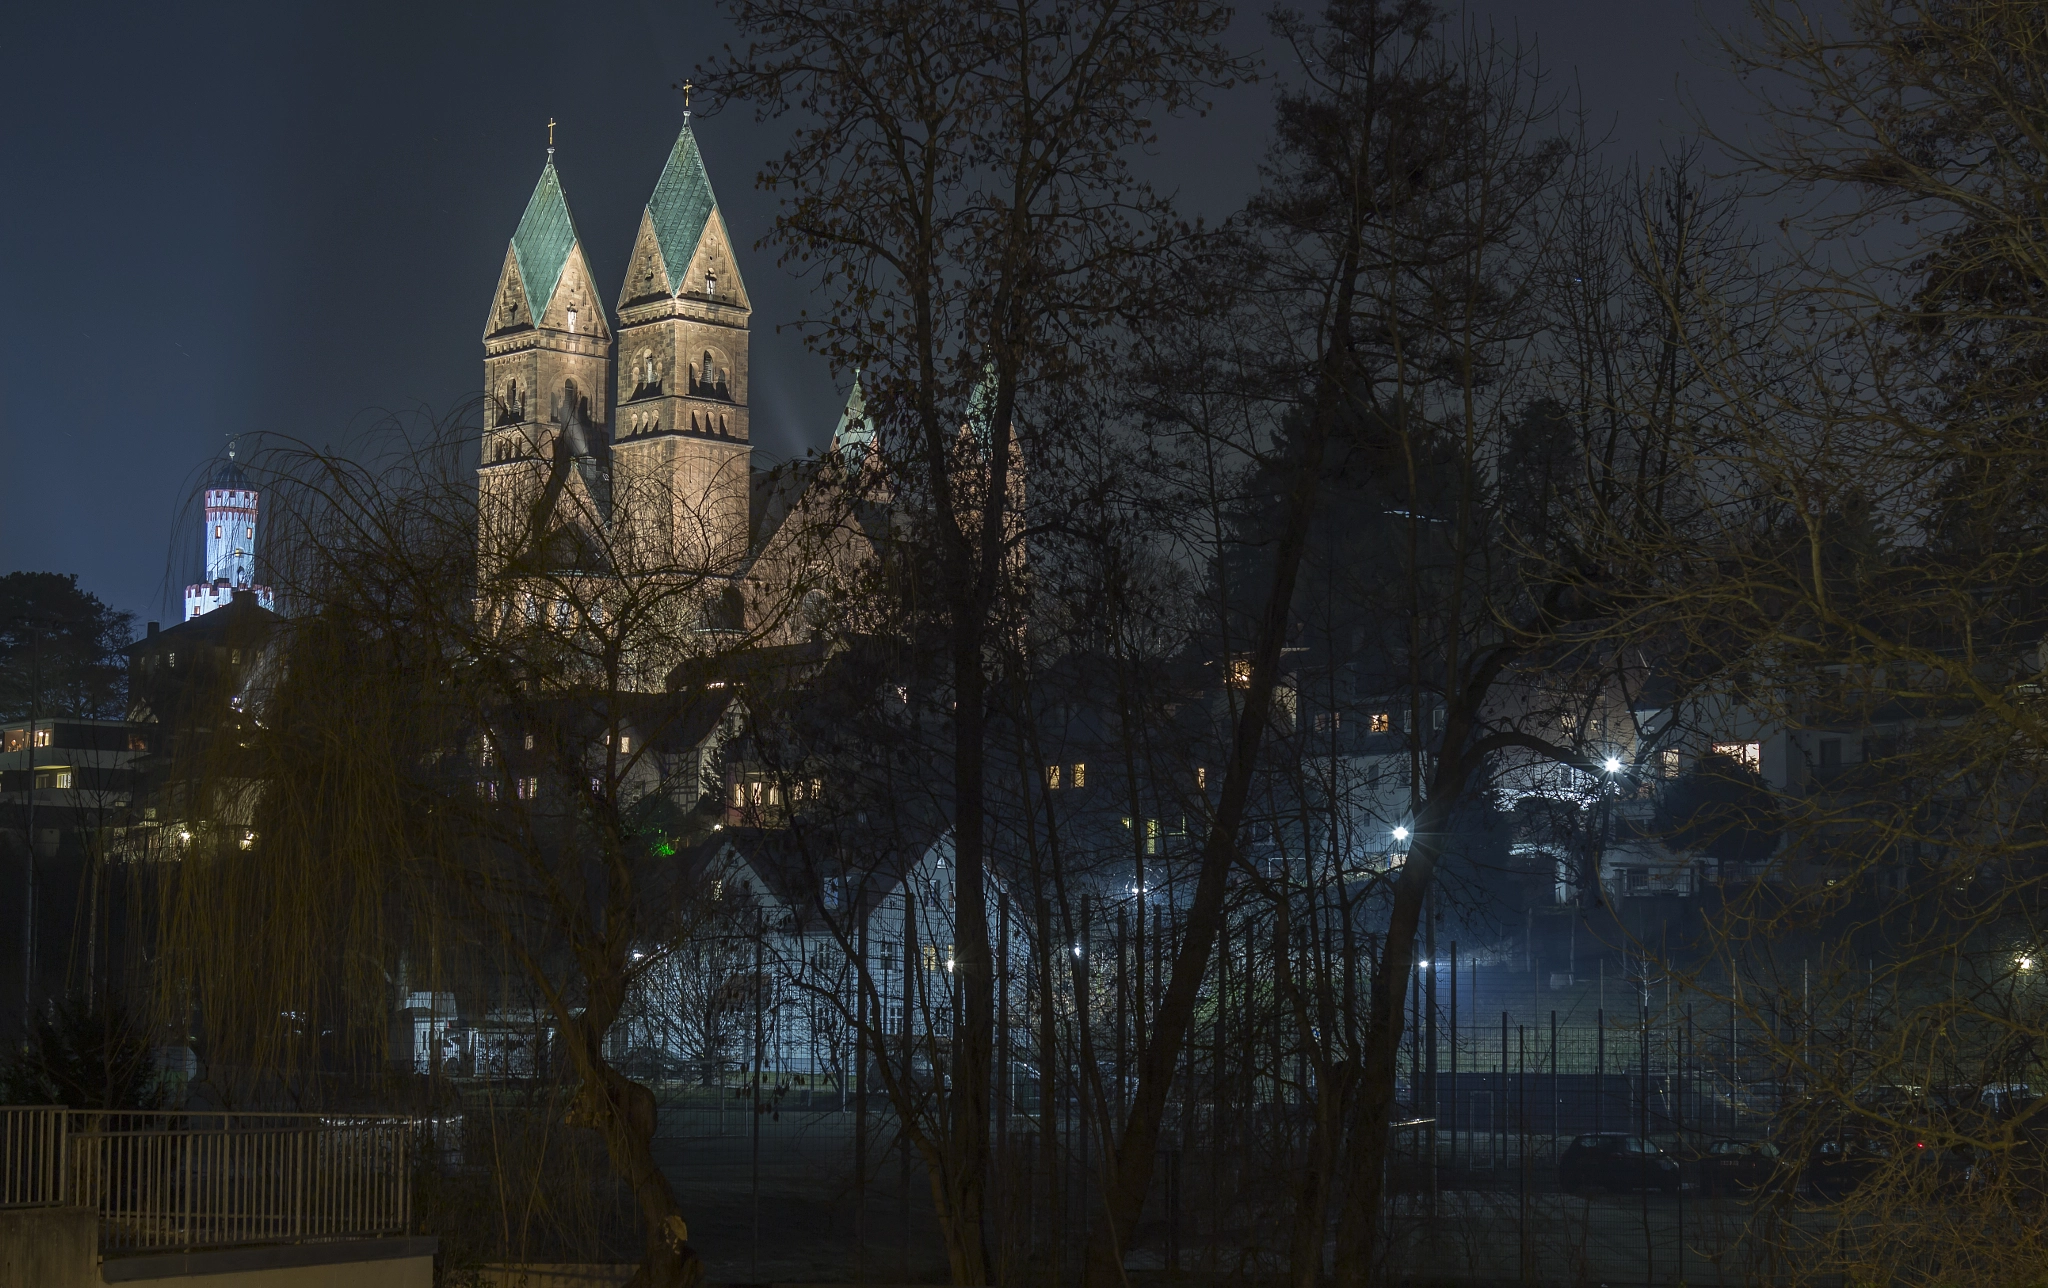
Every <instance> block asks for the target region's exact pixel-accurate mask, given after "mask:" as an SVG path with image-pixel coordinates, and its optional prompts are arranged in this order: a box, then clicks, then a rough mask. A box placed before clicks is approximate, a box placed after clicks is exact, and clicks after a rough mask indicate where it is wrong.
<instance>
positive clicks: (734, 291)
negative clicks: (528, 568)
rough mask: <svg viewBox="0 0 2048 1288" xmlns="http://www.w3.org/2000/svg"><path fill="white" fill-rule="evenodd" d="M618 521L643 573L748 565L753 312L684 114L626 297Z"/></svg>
mask: <svg viewBox="0 0 2048 1288" xmlns="http://www.w3.org/2000/svg"><path fill="white" fill-rule="evenodd" d="M618 309H619V382H618V389H619V408H618V414H617V417H616V418H615V420H614V422H613V448H612V456H613V461H614V463H615V467H616V470H617V480H616V486H615V490H614V497H615V506H616V510H615V513H616V516H617V520H618V522H620V523H621V524H623V525H626V528H627V531H628V532H630V534H631V536H630V540H629V543H628V544H629V546H630V548H632V549H634V550H636V551H638V552H639V556H640V558H641V559H642V560H643V561H644V563H645V564H646V566H650V567H658V566H664V565H669V564H672V563H673V564H680V565H681V566H683V567H685V568H689V569H695V570H701V571H702V572H704V573H708V574H710V575H713V576H718V575H723V574H724V573H726V572H728V571H730V570H732V569H735V568H737V567H738V566H739V564H740V562H741V560H742V559H743V558H744V556H745V554H746V546H747V504H748V492H747V488H748V481H749V475H750V469H751V453H752V449H751V447H750V445H749V443H748V426H747V416H748V407H747V322H748V318H749V316H750V315H751V314H752V311H753V310H752V308H751V306H750V305H749V303H748V301H747V288H746V286H745V284H744V283H742V282H741V281H740V275H739V269H738V267H737V265H736V264H735V262H734V259H733V253H732V241H731V238H730V236H729V235H728V234H727V232H726V227H725V219H724V217H723V216H722V215H721V214H720V213H719V209H718V198H717V197H715V196H714V195H712V191H711V176H710V175H709V174H708V173H706V171H705V169H704V158H703V155H702V154H701V153H700V152H699V151H698V150H697V137H696V135H695V134H694V133H693V132H692V131H691V128H690V125H689V120H688V117H687V116H685V118H684V123H683V128H682V132H681V133H680V134H678V135H677V136H676V141H675V146H674V147H673V148H671V149H670V150H669V155H668V162H667V164H666V165H665V166H663V168H662V171H661V178H660V179H659V180H658V181H657V182H656V183H655V185H654V193H653V195H652V196H650V197H648V199H647V205H646V208H645V209H644V210H643V211H642V213H641V216H640V232H639V236H638V237H637V238H636V239H635V241H634V246H633V254H632V257H631V258H630V260H628V267H627V269H626V282H625V285H624V286H623V287H621V288H620V290H619V304H618Z"/></svg>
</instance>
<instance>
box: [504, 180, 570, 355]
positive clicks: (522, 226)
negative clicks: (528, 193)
mask: <svg viewBox="0 0 2048 1288" xmlns="http://www.w3.org/2000/svg"><path fill="white" fill-rule="evenodd" d="M575 248H576V221H575V220H573V219H571V218H570V217H569V201H568V199H567V198H566V197H564V196H563V195H562V176H561V175H560V174H559V173H557V172H556V170H555V150H554V149H553V148H549V149H548V163H547V165H546V166H545V167H543V168H542V170H541V172H540V182H539V183H536V184H535V185H533V196H532V197H530V198H529V199H528V200H527V202H526V214H525V215H523V216H521V217H520V220H519V231H518V232H515V233H513V234H512V254H513V255H514V256H515V257H516V258H517V259H518V261H519V281H520V284H521V285H523V286H524V287H525V288H526V306H527V308H529V309H530V310H532V312H533V321H534V325H536V326H538V325H539V324H540V318H541V314H543V313H545V312H546V311H547V307H548V301H549V300H550V299H552V298H553V297H554V294H555V286H556V284H557V283H559V282H560V281H561V280H562V270H563V269H564V268H565V267H567V266H568V263H569V252H570V251H572V250H574V249H575Z"/></svg>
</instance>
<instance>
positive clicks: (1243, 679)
mask: <svg viewBox="0 0 2048 1288" xmlns="http://www.w3.org/2000/svg"><path fill="white" fill-rule="evenodd" d="M1230 687H1231V688H1233V689H1249V688H1250V687H1252V660H1251V659H1250V658H1248V657H1234V658H1231V659H1230Z"/></svg>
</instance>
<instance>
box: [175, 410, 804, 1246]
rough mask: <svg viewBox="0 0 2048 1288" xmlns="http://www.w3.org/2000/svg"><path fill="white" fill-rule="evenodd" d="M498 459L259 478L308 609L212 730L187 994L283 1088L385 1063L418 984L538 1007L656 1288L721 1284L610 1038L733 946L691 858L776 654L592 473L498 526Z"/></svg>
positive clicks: (420, 442)
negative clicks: (652, 996) (644, 1004)
mask: <svg viewBox="0 0 2048 1288" xmlns="http://www.w3.org/2000/svg"><path fill="white" fill-rule="evenodd" d="M469 441H470V435H469V434H468V433H465V432H462V431H461V430H460V428H459V427H457V428H455V429H451V430H449V431H447V432H445V433H442V432H439V431H436V432H433V433H430V434H427V435H424V436H421V437H420V438H406V437H402V436H400V437H394V438H393V439H390V440H385V441H384V442H383V443H381V444H372V446H373V448H376V447H380V446H381V448H382V451H381V454H377V453H373V454H372V455H370V456H369V457H368V459H366V460H365V461H363V462H357V461H354V460H351V459H348V458H345V457H342V456H340V455H337V454H334V453H330V452H326V451H315V450H311V449H307V448H303V447H299V446H296V445H286V444H280V445H277V446H275V447H274V448H273V449H272V450H271V451H270V452H269V453H267V455H266V457H265V458H263V459H260V460H258V461H256V462H252V466H253V467H254V468H258V469H263V470H264V471H265V472H266V474H267V475H268V476H269V480H270V482H269V489H268V490H269V492H270V495H271V496H272V497H273V498H275V508H274V514H275V517H274V518H273V519H272V521H271V522H272V527H271V535H272V550H273V561H274V563H275V566H276V569H277V577H276V580H277V584H278V587H279V591H280V594H281V595H283V596H284V597H285V598H286V602H288V603H289V604H290V605H291V607H292V616H291V621H290V623H289V626H288V628H286V630H287V634H286V637H285V640H284V642H283V645H282V647H281V648H280V649H279V650H278V653H277V658H278V669H277V675H276V682H275V686H274V688H273V689H272V690H271V691H270V692H269V693H267V694H266V695H265V696H263V697H262V699H261V700H260V701H259V702H257V703H256V705H255V706H253V707H252V708H250V709H248V710H246V711H244V712H241V713H229V712H226V711H225V710H223V711H220V712H215V713H211V714H212V715H213V716H214V717H215V718H218V717H222V716H226V717H229V718H230V719H231V721H232V725H231V727H232V731H233V733H232V736H215V737H211V738H207V739H203V740H194V739H189V738H188V740H187V745H188V747H191V748H193V749H192V750H191V751H190V752H189V755H190V757H191V759H192V761H193V763H191V764H189V765H188V766H187V771H188V772H187V774H186V777H187V778H188V779H189V781H190V782H191V783H192V789H191V792H190V795H189V798H188V800H187V802H186V816H187V817H186V820H185V822H184V824H183V825H182V826H181V832H182V834H183V835H185V836H186V837H187V838H188V839H187V841H186V843H185V849H186V853H185V854H184V855H182V856H181V857H182V861H181V862H180V863H179V865H178V867H177V869H176V873H175V880H174V881H173V882H172V883H171V885H170V890H169V893H168V902H167V907H166V910H165V926H164V936H163V944H164V954H163V970H162V976H161V978H162V983H163V986H164V989H165V990H166V992H167V995H168V997H169V999H170V1000H172V1001H173V1002H174V1003H175V1004H177V1005H178V1006H180V1007H181V1008H182V1007H183V1006H186V1005H189V1006H190V1007H191V1008H192V1010H193V1012H194V1014H195V1016H196V1022H197V1023H198V1024H199V1026H200V1028H201V1031H202V1032H203V1033H204V1034H205V1036H206V1040H207V1042H208V1044H209V1045H210V1047H211V1049H212V1050H213V1052H214V1054H215V1058H216V1059H217V1060H220V1061H222V1062H228V1061H237V1060H239V1061H242V1062H246V1063H247V1064H248V1065H249V1066H250V1067H251V1068H252V1069H254V1070H256V1071H258V1072H259V1073H261V1074H262V1075H263V1076H264V1078H265V1079H266V1080H267V1081H269V1082H271V1083H273V1084H274V1080H275V1079H276V1078H278V1077H286V1076H290V1077H295V1078H297V1079H299V1080H301V1081H303V1079H304V1076H305V1075H306V1074H307V1073H309V1072H311V1071H312V1070H314V1069H316V1068H317V1067H319V1066H320V1064H321V1062H322V1061H331V1060H333V1059H336V1058H340V1057H341V1056H342V1055H344V1054H345V1053H346V1052H347V1050H349V1049H353V1050H355V1051H357V1052H360V1053H362V1054H364V1055H367V1056H370V1057H373V1058H374V1057H378V1056H381V1055H382V1054H383V1051H382V1046H383V1043H382V1038H381V1035H382V1034H384V1033H385V1032H387V1031H388V1025H387V1017H388V1014H389V1008H390V1006H391V1004H392V1001H393V999H392V998H391V991H392V985H391V984H390V982H389V981H390V979H391V978H392V977H393V976H394V975H398V976H401V977H406V978H409V979H410V980H412V981H415V982H425V983H427V984H428V985H429V986H430V987H436V986H443V985H444V984H445V986H446V987H448V988H449V989H451V990H459V991H462V992H465V993H466V994H468V995H469V996H471V997H472V998H474V999H476V1000H477V1001H478V1002H480V1003H482V1004H483V1005H485V1006H486V1007H492V1006H496V1007H509V1006H514V1005H515V1004H517V1003H520V1002H522V1001H524V1002H525V1003H526V1004H528V1005H530V1006H532V1007H533V1008H534V1011H533V1014H532V1017H531V1028H532V1030H533V1033H532V1037H533V1039H534V1040H535V1044H536V1046H537V1047H538V1050H536V1052H535V1055H534V1061H533V1063H534V1072H535V1073H542V1072H544V1071H545V1070H546V1069H547V1068H548V1067H549V1066H550V1065H553V1066H554V1067H557V1068H560V1069H561V1070H563V1071H564V1072H566V1073H569V1074H572V1075H573V1077H574V1079H575V1081H576V1083H577V1084H578V1086H577V1091H576V1094H575V1097H574V1104H573V1110H572V1113H571V1115H570V1117H571V1120H572V1121H573V1122H576V1123H580V1124H582V1125H586V1126H588V1127H591V1128H594V1129H596V1130H597V1132H598V1133H599V1134H600V1135H601V1137H602V1139H603V1141H604V1143H605V1146H606V1150H607V1153H608V1155H609V1158H610V1160H611V1165H612V1167H613V1168H614V1170H615V1171H616V1173H617V1175H618V1176H619V1177H620V1179H621V1180H622V1181H623V1182H624V1183H625V1185H626V1186H627V1188H628V1189H629V1191H630V1193H631V1195H632V1199H633V1202H634V1204H635V1207H636V1208H637V1211H638V1214H639V1218H640V1223H641V1227H642V1230H643V1232H644V1256H643V1260H642V1263H641V1267H640V1270H639V1272H638V1275H637V1277H636V1279H635V1281H634V1282H635V1283H636V1284H639V1285H655V1284H663V1285H674V1284H689V1283H694V1282H697V1281H699V1280H700V1279H701V1278H702V1273H703V1271H702V1265H701V1263H700V1262H699V1261H698V1260H697V1258H696V1255H695V1254H694V1252H693V1251H692V1250H691V1248H690V1246H689V1244H688V1242H687V1226H686V1225H685V1223H684V1220H683V1214H682V1213H681V1212H680V1210H679V1208H678V1206H677V1203H676V1199H675V1196H674V1194H673V1193H672V1191H671V1188H670V1186H669V1183H668V1181H667V1179H666V1178H665V1177H664V1176H663V1174H662V1172H661V1170H660V1168H659V1166H658V1165H657V1164H656V1162H655V1159H654V1156H653V1153H652V1137H653V1133H654V1128H655V1108H654V1100H653V1096H652V1093H651V1092H650V1091H649V1089H648V1088H647V1087H646V1086H645V1085H643V1084H641V1083H639V1082H637V1081H635V1080H633V1079H632V1078H629V1077H628V1076H626V1075H625V1074H624V1073H623V1072H621V1070H620V1069H619V1068H618V1067H617V1065H616V1064H615V1062H614V1060H613V1059H612V1057H611V1054H610V1052H611V1050H612V1048H611V1046H609V1045H608V1038H609V1036H610V1035H612V1034H613V1031H614V1029H615V1026H616V1025H617V1024H618V1023H619V1021H620V1020H621V1017H622V1016H623V1015H624V1014H625V1013H626V1009H627V1006H628V1002H629V1000H630V999H631V997H632V996H633V994H634V992H635V990H636V989H637V988H638V987H639V986H640V985H641V983H642V982H643V981H644V980H646V979H647V978H649V976H650V975H651V974H653V973H654V972H657V971H661V970H664V969H666V968H667V967H668V966H669V965H670V964H671V962H672V960H673V959H674V958H675V957H676V956H677V955H678V954H681V953H685V952H689V951H694V949H695V947H696V945H697V942H698V938H699V933H700V931H702V930H705V929H707V928H709V927H710V921H711V918H712V916H713V913H714V912H715V910H716V903H715V901H713V900H712V899H711V897H710V892H709V891H708V889H707V888H706V886H707V885H708V882H709V880H710V877H709V875H708V874H706V873H704V872H701V871H697V870H693V869H692V868H690V867H689V866H688V865H686V864H685V862H684V861H683V859H682V858H681V857H679V856H680V855H682V854H684V853H686V852H687V851H688V850H689V848H690V846H691V845H692V844H693V843H694V842H695V841H696V840H698V839H699V838H701V837H702V836H704V835H707V834H708V830H709V828H710V826H711V821H712V819H713V818H714V817H715V810H707V809H704V808H699V805H700V803H704V804H708V805H709V806H712V807H715V805H716V803H717V796H716V793H715V789H714V791H713V794H711V795H710V796H709V798H708V800H707V798H706V796H705V792H704V786H705V778H706V773H707V770H710V771H711V772H712V773H714V774H715V773H716V769H717V766H716V753H717V748H718V745H719V741H720V739H721V738H722V737H723V736H724V731H725V730H726V728H727V727H728V723H729V715H728V706H729V704H730V693H729V692H728V691H727V690H726V689H725V687H724V686H723V685H722V684H721V683H720V682H718V681H716V680H713V679H712V678H711V674H712V672H714V671H715V670H716V668H717V667H718V666H719V665H720V664H721V660H722V659H724V658H726V657H729V656H731V655H732V654H733V653H734V652H735V651H736V650H743V649H745V648H747V647H748V646H749V644H750V640H749V638H748V637H747V636H745V635H744V634H742V633H739V632H735V631H733V630H731V629H729V624H728V622H727V621H726V620H725V617H724V615H723V614H721V612H720V607H721V604H722V599H721V596H722V594H723V589H722V588H723V587H724V586H725V585H726V584H727V583H726V579H725V576H724V575H723V573H724V569H723V565H722V564H721V563H720V562H719V559H720V558H721V556H720V555H719V553H718V552H706V551H704V550H702V549H700V548H698V546H697V545H689V544H684V545H683V546H682V547H681V548H680V549H677V550H668V549H663V548H659V547H658V546H657V545H655V544H654V543H649V542H646V541H643V540H638V539H635V538H634V536H633V534H631V533H630V532H629V533H626V534H625V535H623V536H620V537H617V538H615V537H614V535H613V534H614V531H615V529H614V527H613V526H612V525H610V524H608V523H606V522H604V521H603V519H604V516H603V515H601V514H599V513H597V512H596V511H595V510H594V508H593V505H592V501H591V498H590V496H589V495H588V494H587V492H586V491H584V490H582V489H579V488H578V487H577V486H576V485H575V483H574V477H575V476H574V469H575V467H574V463H573V462H572V461H570V460H569V459H568V458H567V454H566V450H565V451H564V452H562V453H560V454H558V455H557V456H556V457H555V458H553V459H552V460H551V461H550V460H547V459H543V460H542V461H541V462H539V468H541V469H543V470H545V471H547V473H548V476H549V477H548V486H546V487H543V488H537V489H536V490H535V492H534V495H533V497H532V503H531V505H530V507H529V508H528V509H527V510H525V511H521V512H518V513H516V514H510V515H486V516H484V517H485V521H484V522H483V523H482V524H481V526H479V511H478V508H477V505H476V494H475V492H474V489H473V486H472V485H471V483H470V481H469V478H468V477H467V475H468V471H467V470H466V469H465V468H464V465H465V464H466V462H467V460H468V459H469V457H468V455H467V453H468V452H469V451H470V450H471V449H470V447H469ZM617 500H618V501H619V503H620V504H622V505H645V504H649V503H654V504H658V505H660V506H661V507H662V512H664V513H667V512H671V511H673V512H678V513H684V512H687V503H688V501H689V500H690V498H669V497H657V498H647V497H625V498H617ZM699 544H701V543H699ZM480 555H481V557H480ZM760 620H761V621H762V623H763V629H769V630H772V629H775V628H776V626H777V624H778V621H779V619H778V617H777V615H776V614H775V613H774V612H772V611H762V612H761V613H760ZM219 732H221V733H225V732H227V731H226V730H220V731H219ZM401 960H403V961H404V962H406V963H407V965H406V966H404V967H401V965H400V962H401ZM281 1016H282V1017H286V1018H285V1019H284V1020H282V1021H281V1020H280V1018H279V1017H281ZM329 1032H331V1033H334V1034H336V1035H337V1036H336V1037H335V1038H332V1039H326V1040H322V1039H321V1038H320V1036H319V1035H321V1034H323V1033H329ZM336 1043H341V1044H342V1046H341V1048H340V1049H337V1048H336V1046H335V1044H336Z"/></svg>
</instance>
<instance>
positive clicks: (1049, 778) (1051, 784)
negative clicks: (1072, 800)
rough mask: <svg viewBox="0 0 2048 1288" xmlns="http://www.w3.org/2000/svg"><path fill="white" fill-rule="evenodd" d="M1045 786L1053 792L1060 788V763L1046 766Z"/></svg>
mask: <svg viewBox="0 0 2048 1288" xmlns="http://www.w3.org/2000/svg"><path fill="white" fill-rule="evenodd" d="M1045 788H1046V790H1047V791H1052V792H1056V791H1058V790H1059V789H1060V767H1059V766H1058V765H1047V766H1046V767H1045Z"/></svg>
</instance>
